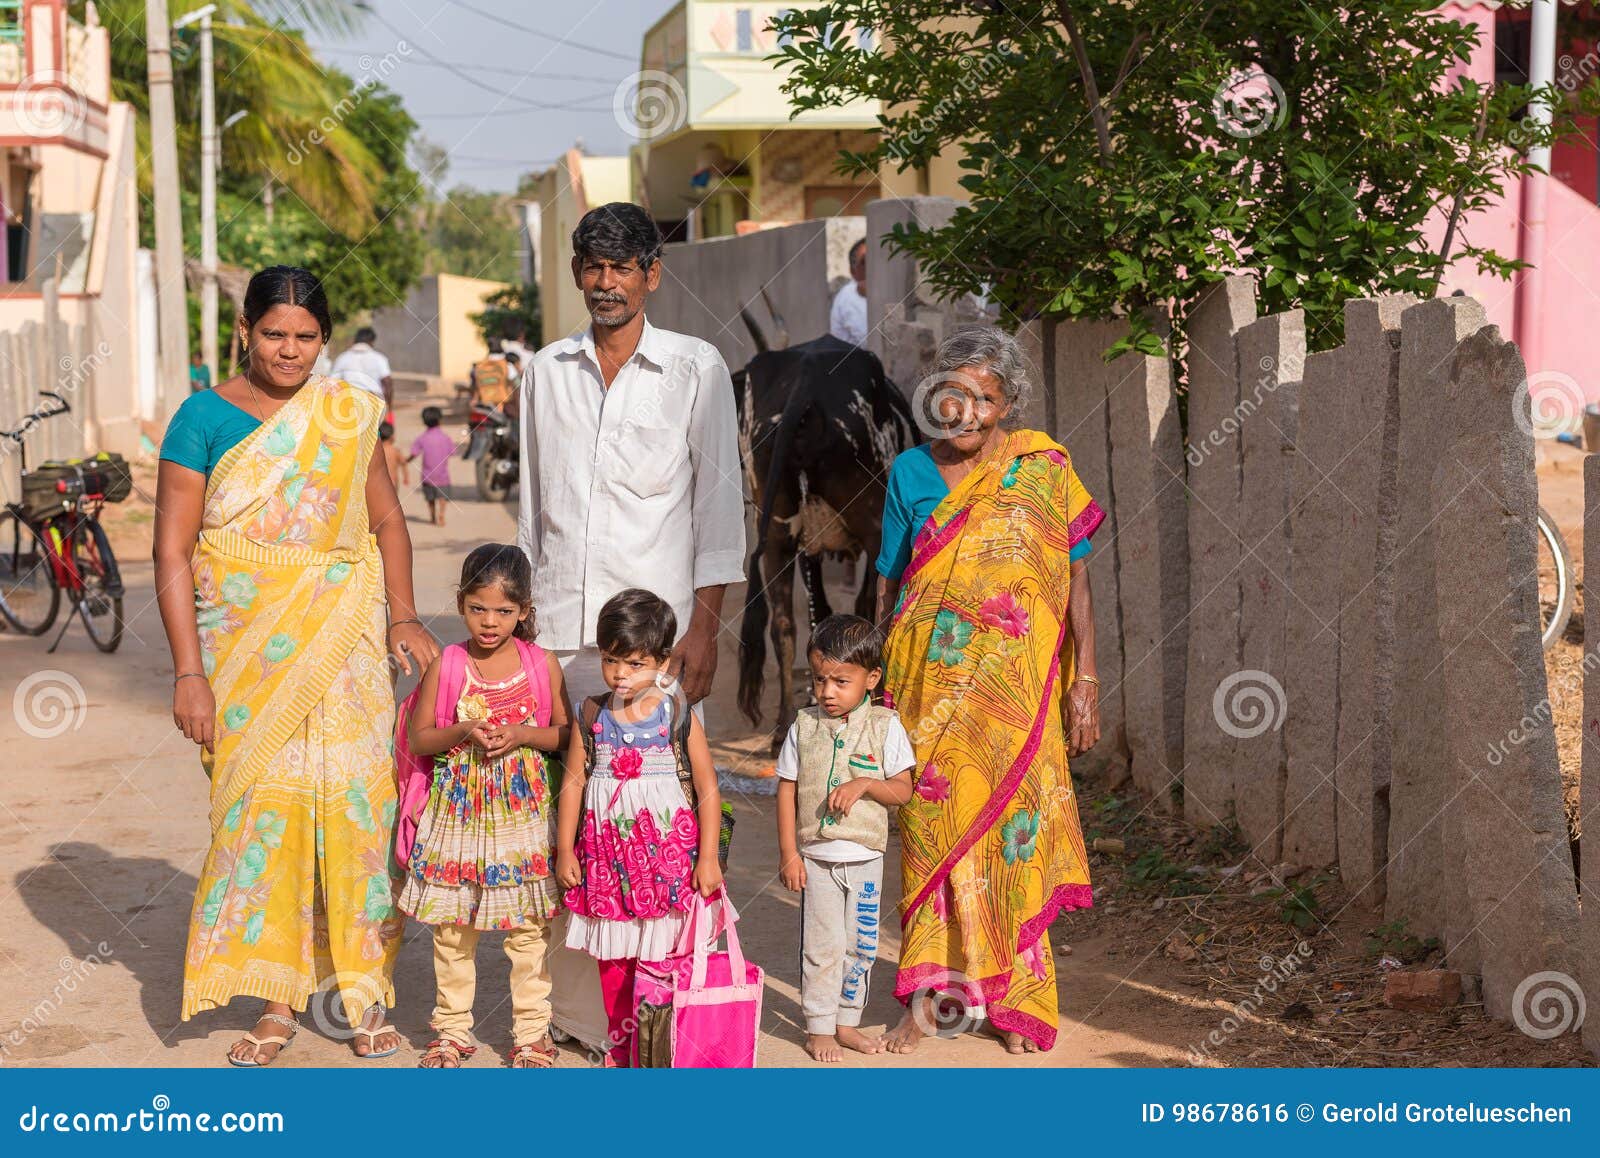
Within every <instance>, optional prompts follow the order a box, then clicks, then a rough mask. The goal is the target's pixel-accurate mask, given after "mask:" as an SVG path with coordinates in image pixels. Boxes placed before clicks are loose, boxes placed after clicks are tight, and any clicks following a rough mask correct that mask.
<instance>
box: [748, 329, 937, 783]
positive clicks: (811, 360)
mask: <svg viewBox="0 0 1600 1158" xmlns="http://www.w3.org/2000/svg"><path fill="white" fill-rule="evenodd" d="M745 322H746V325H748V326H749V328H750V331H751V334H752V336H753V337H754V338H755V340H756V346H757V348H758V350H759V351H760V352H759V353H757V354H756V356H755V357H754V358H752V359H751V360H750V364H749V365H748V366H746V367H745V368H744V369H743V370H741V371H739V373H738V374H736V375H734V388H735V393H736V394H737V396H738V404H739V438H740V450H741V453H742V457H743V459H744V468H745V476H746V481H747V482H748V483H749V485H750V493H751V496H752V498H753V499H754V501H755V503H756V504H757V506H758V508H759V510H760V515H759V517H758V519H757V522H756V545H755V550H754V551H753V552H752V553H751V555H750V561H749V565H748V567H747V568H746V572H745V578H746V580H747V585H746V589H745V604H744V622H743V624H742V625H741V628H740V632H739V707H740V709H741V710H742V711H743V712H744V714H745V715H747V716H748V717H749V718H750V720H751V722H752V723H757V724H759V723H760V722H761V694H762V691H763V690H764V688H765V683H766V680H765V672H764V667H765V664H766V657H767V644H766V639H765V638H764V636H765V634H766V633H767V631H768V630H769V628H770V631H771V635H772V646H773V650H774V651H775V652H776V653H777V654H776V658H777V662H778V686H779V692H780V696H779V707H778V723H777V728H776V730H775V731H774V733H773V737H772V751H773V752H774V753H776V752H777V751H778V749H779V747H780V746H781V745H782V743H783V737H784V735H785V733H786V732H787V731H788V729H789V725H790V724H791V723H793V722H794V716H795V707H794V674H793V669H794V657H795V623H794V614H793V607H794V571H795V568H796V565H797V564H798V566H799V569H800V575H801V580H802V582H804V584H805V587H806V596H807V606H808V611H809V613H810V619H811V624H810V626H812V627H815V626H816V624H817V622H818V621H819V620H821V619H824V618H826V617H827V616H828V615H829V614H831V609H830V608H829V606H828V597H827V594H826V593H825V592H824V591H823V589H822V558H823V556H824V555H832V556H834V557H836V558H845V559H850V560H854V559H856V558H857V557H858V556H860V555H861V554H862V553H865V555H866V559H867V566H866V575H865V578H864V579H863V581H862V584H861V590H860V591H859V592H858V593H857V595H856V605H855V611H856V614H858V615H862V616H865V617H866V618H868V619H871V618H873V610H874V609H873V600H874V592H875V588H876V582H875V577H876V572H875V571H874V570H873V566H872V564H873V563H874V562H875V561H876V560H877V557H878V546H879V542H880V540H881V538H882V534H883V502H884V496H885V494H886V490H885V487H886V484H887V482H888V476H889V464H890V463H891V462H892V461H893V460H894V457H895V455H897V454H899V453H900V452H901V451H902V450H905V449H906V448H908V447H909V446H911V445H912V444H913V443H914V442H916V441H918V438H917V433H916V429H917V428H916V425H915V423H913V421H912V417H911V409H910V407H909V406H908V405H907V403H906V400H905V398H904V397H903V396H902V395H901V393H900V391H899V390H897V389H896V388H895V386H894V384H893V383H892V382H890V381H889V380H888V379H887V378H886V377H885V376H884V373H883V363H881V362H879V361H878V358H877V356H876V355H874V354H872V353H871V352H870V351H867V350H863V349H862V348H861V347H859V346H854V345H851V344H850V343H848V342H843V341H840V340H839V339H838V338H834V337H831V336H830V337H822V338H815V339H813V340H811V341H809V342H802V343H801V344H799V345H797V346H791V347H789V348H788V349H781V350H768V349H766V348H765V342H764V341H763V339H762V336H761V333H760V330H759V329H758V328H757V327H756V325H755V323H754V322H753V321H752V320H751V319H750V318H749V316H748V315H746V317H745ZM779 326H780V332H781V328H782V323H781V319H780V321H779ZM763 574H765V575H766V576H767V578H766V580H765V582H763V578H762V576H763Z"/></svg>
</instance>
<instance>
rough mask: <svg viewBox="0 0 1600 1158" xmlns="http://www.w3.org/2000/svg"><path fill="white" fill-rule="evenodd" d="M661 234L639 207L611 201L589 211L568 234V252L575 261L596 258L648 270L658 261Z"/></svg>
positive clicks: (649, 217)
mask: <svg viewBox="0 0 1600 1158" xmlns="http://www.w3.org/2000/svg"><path fill="white" fill-rule="evenodd" d="M661 246H662V239H661V230H660V229H658V228H656V223H655V221H654V219H652V218H651V216H650V214H648V213H646V212H645V211H644V210H643V209H641V208H639V206H637V205H634V204H631V203H629V202H627V201H613V202H611V203H610V204H609V205H601V206H600V207H599V208H597V209H591V210H589V212H587V213H585V214H584V215H583V220H581V221H579V222H578V228H576V229H574V230H573V231H572V252H573V253H574V254H575V255H576V256H577V258H578V260H579V261H583V260H584V259H585V258H589V257H600V258H604V259H605V260H606V261H636V262H638V263H639V268H640V269H649V268H650V267H651V266H652V265H654V264H655V263H656V262H657V261H659V260H660V258H661Z"/></svg>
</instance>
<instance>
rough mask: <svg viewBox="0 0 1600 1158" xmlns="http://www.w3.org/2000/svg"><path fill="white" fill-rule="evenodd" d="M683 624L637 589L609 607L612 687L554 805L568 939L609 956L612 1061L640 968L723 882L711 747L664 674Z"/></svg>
mask: <svg viewBox="0 0 1600 1158" xmlns="http://www.w3.org/2000/svg"><path fill="white" fill-rule="evenodd" d="M677 630H678V624H677V617H676V616H675V615H674V614H673V611H672V608H671V607H670V606H669V605H668V604H667V602H666V601H665V600H663V599H662V598H660V597H659V596H657V595H653V594H651V593H650V592H648V591H643V590H640V589H638V588H632V589H630V590H627V591H624V592H622V593H621V594H619V595H615V596H613V597H612V598H611V599H610V600H608V601H607V602H606V605H605V606H604V607H602V608H601V609H600V617H599V621H598V623H597V624H596V629H595V635H596V642H597V643H598V644H599V648H600V667H601V673H602V674H603V676H604V677H605V681H606V686H607V687H608V688H610V689H611V691H612V694H611V695H610V696H609V697H608V696H596V697H593V698H591V699H589V700H587V701H585V703H584V704H583V708H582V714H581V717H580V720H579V722H578V727H576V728H574V729H573V735H572V739H571V741H570V742H569V744H568V747H567V763H566V775H565V776H564V777H563V778H562V786H561V799H560V802H559V803H558V805H557V808H556V817H557V836H556V880H557V881H558V882H559V883H560V884H561V886H562V887H563V888H564V889H565V890H566V903H567V908H568V909H570V910H571V911H572V916H571V919H570V920H569V922H568V924H567V946H568V947H569V948H573V949H581V950H583V951H584V952H586V953H588V954H589V955H590V956H591V957H593V958H595V959H596V960H597V961H598V962H599V966H600V991H601V996H602V998H603V999H604V1002H605V1007H606V1020H607V1022H608V1024H609V1028H610V1041H611V1049H610V1052H609V1053H608V1055H607V1060H606V1064H608V1065H623V1064H626V1057H627V1047H628V1037H629V1035H628V1032H627V1023H628V1020H629V1018H631V1017H632V1015H633V977H634V971H635V968H636V967H637V965H638V963H639V962H640V961H660V960H662V959H664V958H666V957H670V956H672V955H673V953H674V951H675V950H677V949H678V946H679V941H680V940H681V938H682V936H683V932H684V924H685V920H686V915H687V912H688V909H689V904H690V901H691V899H692V897H693V894H694V892H695V891H696V890H698V891H699V892H700V894H701V895H702V896H705V897H710V896H711V895H712V894H713V893H715V892H716V891H717V890H718V889H720V888H721V887H722V870H721V868H720V866H719V865H718V863H717V837H718V831H719V829H720V826H721V817H722V802H721V799H720V797H719V796H718V793H717V777H716V771H715V769H714V768H713V766H712V763H711V749H710V748H709V747H707V745H706V736H705V731H704V730H703V729H702V728H701V726H700V721H699V720H698V719H697V718H696V717H695V716H694V715H693V714H692V713H688V712H687V711H686V710H685V707H684V704H683V700H682V697H681V696H674V695H672V694H671V693H670V690H669V689H670V688H671V687H672V684H671V681H670V679H669V677H667V675H666V673H665V671H664V670H663V669H664V668H665V667H666V665H667V660H668V659H669V657H670V656H671V654H672V644H673V641H674V639H675V638H676V636H677ZM680 760H683V761H686V762H687V764H688V765H689V772H690V776H689V780H690V785H691V787H692V791H685V785H684V782H683V778H682V770H681V768H680ZM691 797H692V798H693V799H692V800H691Z"/></svg>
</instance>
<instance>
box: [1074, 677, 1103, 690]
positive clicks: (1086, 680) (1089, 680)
mask: <svg viewBox="0 0 1600 1158" xmlns="http://www.w3.org/2000/svg"><path fill="white" fill-rule="evenodd" d="M1072 682H1073V683H1075V684H1093V685H1094V686H1095V687H1099V686H1100V677H1099V676H1092V675H1081V676H1074V677H1073V678H1072Z"/></svg>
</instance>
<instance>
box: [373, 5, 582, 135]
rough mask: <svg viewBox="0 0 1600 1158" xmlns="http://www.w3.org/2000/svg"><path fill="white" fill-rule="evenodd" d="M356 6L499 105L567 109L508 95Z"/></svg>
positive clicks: (565, 105) (565, 104) (382, 17)
mask: <svg viewBox="0 0 1600 1158" xmlns="http://www.w3.org/2000/svg"><path fill="white" fill-rule="evenodd" d="M356 7H358V8H360V9H361V10H362V11H363V12H365V13H367V15H369V16H371V17H372V18H373V19H375V20H376V21H377V22H378V23H379V24H381V25H383V26H384V27H385V28H387V29H388V30H389V31H390V32H392V33H394V34H395V35H396V36H398V37H399V38H400V39H401V40H402V41H404V42H405V43H406V44H408V45H410V46H411V47H412V48H414V49H416V50H417V51H418V52H420V53H422V55H423V56H425V57H427V58H428V59H429V60H431V61H433V62H434V63H435V64H437V65H438V66H439V67H440V68H442V69H444V70H446V71H447V72H449V73H451V74H452V75H454V76H456V77H458V78H460V79H461V80H464V81H466V82H467V83H468V84H470V85H472V86H474V87H475V88H481V89H482V90H483V91H484V92H486V93H489V94H490V95H491V96H497V97H499V98H500V100H501V107H509V105H511V104H514V105H515V106H516V108H518V109H560V110H568V106H569V105H570V104H571V102H570V101H567V102H560V103H552V102H550V101H531V100H527V99H525V98H522V97H517V98H513V97H512V96H510V94H508V93H506V92H503V91H502V90H500V89H497V88H495V87H494V86H493V85H490V84H485V83H484V82H483V81H481V80H479V79H478V78H477V77H475V76H473V75H472V74H471V73H470V72H467V71H466V70H465V69H463V68H460V67H458V66H457V65H455V64H452V63H451V62H450V61H448V60H444V59H442V58H441V57H438V56H435V55H434V54H433V53H432V52H430V51H428V50H427V49H426V48H424V47H422V45H420V44H416V43H413V42H412V41H411V40H409V39H408V38H407V36H406V33H405V31H404V30H403V29H401V28H399V27H397V26H396V25H395V24H394V22H393V21H391V20H390V19H389V18H388V17H387V16H385V15H384V14H383V13H381V12H379V11H378V10H377V9H376V8H374V7H373V6H372V4H371V3H370V2H367V0H357V3H356ZM526 76H527V74H524V78H526ZM583 99H585V100H592V99H594V98H593V97H592V96H587V97H584V98H583ZM568 111H569V110H568Z"/></svg>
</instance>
